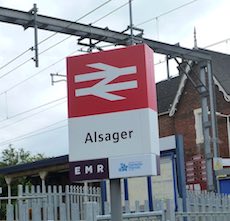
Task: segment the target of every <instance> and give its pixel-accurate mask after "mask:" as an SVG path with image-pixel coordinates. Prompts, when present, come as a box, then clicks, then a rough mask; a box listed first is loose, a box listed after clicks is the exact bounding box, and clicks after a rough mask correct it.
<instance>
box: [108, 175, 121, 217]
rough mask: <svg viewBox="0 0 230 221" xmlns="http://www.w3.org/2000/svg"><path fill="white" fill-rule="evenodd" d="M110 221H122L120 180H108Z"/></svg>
mask: <svg viewBox="0 0 230 221" xmlns="http://www.w3.org/2000/svg"><path fill="white" fill-rule="evenodd" d="M110 200H111V221H122V205H121V180H120V179H111V180H110Z"/></svg>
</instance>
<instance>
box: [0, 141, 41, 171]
mask: <svg viewBox="0 0 230 221" xmlns="http://www.w3.org/2000/svg"><path fill="white" fill-rule="evenodd" d="M44 158H45V157H44V154H40V153H39V154H36V155H31V153H30V152H29V151H25V150H24V149H23V148H20V149H18V150H17V149H15V148H14V147H12V145H11V144H10V145H9V147H8V148H7V149H4V150H3V151H2V162H0V167H1V166H13V165H17V164H22V163H29V162H34V161H37V160H41V159H44Z"/></svg>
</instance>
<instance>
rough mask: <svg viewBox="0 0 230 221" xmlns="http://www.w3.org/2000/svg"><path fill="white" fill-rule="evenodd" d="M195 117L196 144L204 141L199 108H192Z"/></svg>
mask: <svg viewBox="0 0 230 221" xmlns="http://www.w3.org/2000/svg"><path fill="white" fill-rule="evenodd" d="M193 113H194V117H195V131H196V144H202V143H204V134H203V126H202V110H201V108H198V109H195V110H193Z"/></svg>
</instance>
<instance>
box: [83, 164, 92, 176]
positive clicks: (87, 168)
mask: <svg viewBox="0 0 230 221" xmlns="http://www.w3.org/2000/svg"><path fill="white" fill-rule="evenodd" d="M88 173H93V166H92V165H90V166H85V174H88Z"/></svg>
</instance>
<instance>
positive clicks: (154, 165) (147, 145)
mask: <svg viewBox="0 0 230 221" xmlns="http://www.w3.org/2000/svg"><path fill="white" fill-rule="evenodd" d="M67 82H68V117H69V161H70V178H71V180H72V181H73V182H78V181H85V180H91V181H93V180H102V179H110V181H111V182H110V184H111V200H112V201H113V202H112V204H113V205H112V211H114V210H118V208H120V207H121V203H120V198H119V197H120V194H118V192H116V191H120V186H119V185H120V179H121V178H126V177H138V176H152V175H158V174H159V155H160V151H159V135H158V114H157V99H156V88H155V80H154V63H153V51H152V50H151V49H150V48H149V47H148V46H147V45H135V46H129V47H126V48H120V49H116V50H109V51H103V52H98V53H91V54H86V55H80V56H74V57H68V58H67ZM118 195H119V197H118ZM118 198H119V199H118ZM114 204H116V205H114ZM119 210H120V211H121V208H120V209H119ZM116 216H117V219H116V221H118V220H119V219H118V216H119V214H118V215H116ZM114 220H115V219H114Z"/></svg>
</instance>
